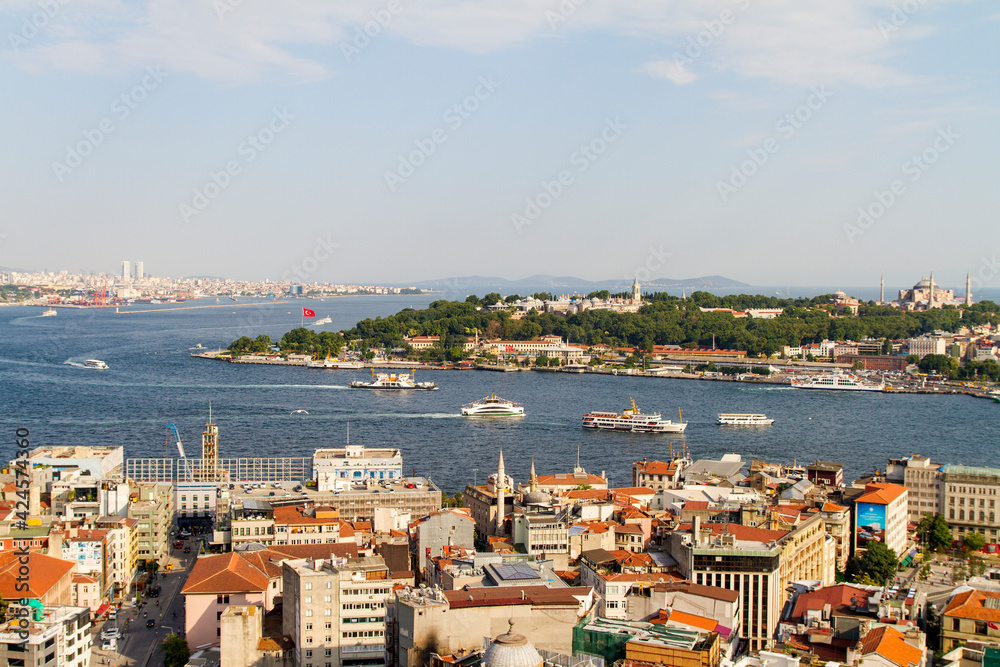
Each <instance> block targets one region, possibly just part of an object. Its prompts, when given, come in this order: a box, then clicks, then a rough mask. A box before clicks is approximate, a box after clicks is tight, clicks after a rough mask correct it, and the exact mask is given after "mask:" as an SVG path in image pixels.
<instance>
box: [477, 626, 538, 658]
mask: <svg viewBox="0 0 1000 667" xmlns="http://www.w3.org/2000/svg"><path fill="white" fill-rule="evenodd" d="M508 623H509V624H510V628H509V629H508V630H507V634H504V635H500V636H499V637H497V638H496V639H494V640H493V643H492V644H490V647H489V648H488V649H486V653H484V654H483V667H539V666H540V665H541V664H542V656H540V655H538V651H536V650H535V647H534V646H532V645H531V642H529V641H528V638H527V637H525V636H524V635H519V634H517V633H515V632H514V619H511V620H509V621H508Z"/></svg>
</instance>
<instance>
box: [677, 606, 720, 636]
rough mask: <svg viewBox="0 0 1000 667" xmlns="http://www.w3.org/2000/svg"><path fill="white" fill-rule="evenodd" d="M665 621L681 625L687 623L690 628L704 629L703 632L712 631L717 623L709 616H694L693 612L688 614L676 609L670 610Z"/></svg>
mask: <svg viewBox="0 0 1000 667" xmlns="http://www.w3.org/2000/svg"><path fill="white" fill-rule="evenodd" d="M667 622H668V623H680V624H681V625H687V626H690V627H692V628H698V629H699V630H704V631H705V632H714V631H715V628H716V626H718V625H719V624H718V623H716V622H715V621H713V620H712V619H710V618H705V617H704V616H695V615H694V614H688V613H686V612H683V611H680V610H678V609H675V610H673V611H672V612H670V616H669V617H668V618H667Z"/></svg>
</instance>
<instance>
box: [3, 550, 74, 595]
mask: <svg viewBox="0 0 1000 667" xmlns="http://www.w3.org/2000/svg"><path fill="white" fill-rule="evenodd" d="M18 558H19V556H18V554H17V553H15V552H14V551H5V552H3V553H0V597H2V598H3V599H4V600H14V599H18V598H22V597H24V598H43V597H45V595H46V594H47V593H48V592H49V591H50V590H51V589H52V587H53V586H55V585H56V584H57V583H59V581H61V580H62V578H63V577H65V576H66V574H67V573H69V572H70V571H71V570H72V569H73V568H74V567H76V564H75V563H71V562H69V561H66V560H62V559H59V558H53V557H52V556H46V555H45V554H41V553H38V552H37V551H32V552H29V553H28V556H27V558H28V563H27V566H28V569H29V571H30V572H31V576H30V577H29V578H28V581H27V582H23V581H22V582H21V583H20V585H21V588H23V587H24V583H27V584H28V590H27V591H25V590H18V588H17V586H18V581H17V576H18V568H19V567H20V566H21V565H22V563H20V562H19V560H18Z"/></svg>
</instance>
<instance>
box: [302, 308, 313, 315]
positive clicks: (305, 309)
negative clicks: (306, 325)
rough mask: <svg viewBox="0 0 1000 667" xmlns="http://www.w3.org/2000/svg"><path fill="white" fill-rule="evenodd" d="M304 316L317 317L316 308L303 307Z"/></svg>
mask: <svg viewBox="0 0 1000 667" xmlns="http://www.w3.org/2000/svg"><path fill="white" fill-rule="evenodd" d="M302 317H316V311H315V310H309V309H308V308H303V309H302Z"/></svg>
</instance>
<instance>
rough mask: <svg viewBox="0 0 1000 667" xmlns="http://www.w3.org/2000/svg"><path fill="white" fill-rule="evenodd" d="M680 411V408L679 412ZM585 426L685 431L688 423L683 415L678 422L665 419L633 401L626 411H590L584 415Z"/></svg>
mask: <svg viewBox="0 0 1000 667" xmlns="http://www.w3.org/2000/svg"><path fill="white" fill-rule="evenodd" d="M679 412H680V411H679V410H678V413H679ZM583 427H584V428H599V429H607V430H612V431H630V432H632V433H683V432H684V429H686V428H687V424H685V423H684V421H683V416H682V417H681V420H680V421H678V422H676V423H675V422H672V421H670V420H669V419H667V420H664V419H663V418H662V417H661V416H660V413H658V412H651V413H649V414H646V413H643V412H642V411H641V410H639V408H637V407H636V405H635V401H634V400H633V401H632V409H631V410H625V412H622V413H617V412H588V413H587V414H585V415H584V416H583Z"/></svg>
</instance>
